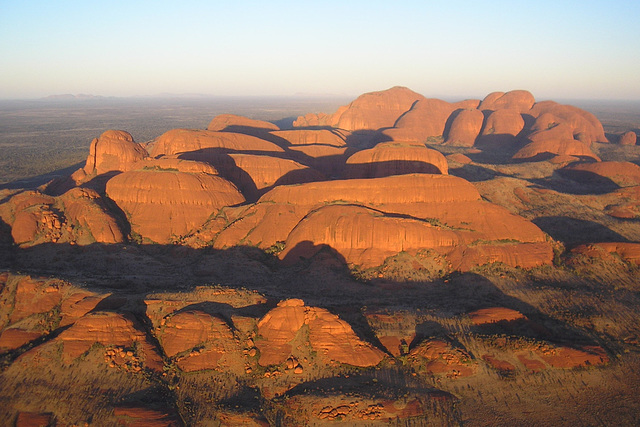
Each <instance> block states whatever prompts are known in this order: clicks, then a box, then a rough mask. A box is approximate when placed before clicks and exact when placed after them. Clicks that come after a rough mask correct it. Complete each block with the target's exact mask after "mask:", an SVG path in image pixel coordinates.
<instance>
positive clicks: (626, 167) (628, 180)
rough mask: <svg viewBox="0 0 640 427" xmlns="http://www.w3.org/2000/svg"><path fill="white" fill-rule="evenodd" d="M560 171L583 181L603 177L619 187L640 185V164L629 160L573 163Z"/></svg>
mask: <svg viewBox="0 0 640 427" xmlns="http://www.w3.org/2000/svg"><path fill="white" fill-rule="evenodd" d="M562 172H563V175H564V176H567V177H568V178H571V179H575V180H577V181H580V182H585V183H588V182H589V181H594V180H595V181H598V180H602V178H605V179H609V180H611V182H612V183H614V184H615V185H618V186H620V187H631V186H636V185H640V166H638V165H636V164H635V163H631V162H596V163H574V164H571V165H569V166H566V167H565V168H563V169H562Z"/></svg>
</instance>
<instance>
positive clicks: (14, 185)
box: [0, 162, 85, 190]
mask: <svg viewBox="0 0 640 427" xmlns="http://www.w3.org/2000/svg"><path fill="white" fill-rule="evenodd" d="M84 163H85V162H80V163H76V164H74V165H71V166H68V167H66V168H63V169H58V170H55V171H53V172H48V173H45V174H42V175H38V176H34V177H31V178H25V179H19V180H17V181H13V182H8V183H6V184H0V190H4V189H10V190H17V189H33V188H37V187H39V186H41V185H44V184H46V183H48V182H49V181H52V180H55V179H64V178H66V177H68V176H69V175H71V174H72V173H73V172H75V171H76V170H78V169H80V168H81V167H83V166H84Z"/></svg>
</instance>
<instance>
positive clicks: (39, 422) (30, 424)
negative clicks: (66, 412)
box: [15, 412, 55, 427]
mask: <svg viewBox="0 0 640 427" xmlns="http://www.w3.org/2000/svg"><path fill="white" fill-rule="evenodd" d="M51 425H55V421H54V417H53V414H42V413H38V412H20V413H18V417H17V418H16V424H15V427H49V426H51Z"/></svg>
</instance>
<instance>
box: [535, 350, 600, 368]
mask: <svg viewBox="0 0 640 427" xmlns="http://www.w3.org/2000/svg"><path fill="white" fill-rule="evenodd" d="M539 356H540V358H541V359H542V360H544V361H545V362H546V363H547V364H549V365H550V366H552V367H554V368H576V367H580V366H597V365H603V364H606V363H609V357H608V356H607V354H606V352H605V351H604V350H603V349H602V348H601V347H598V346H587V347H583V348H581V349H578V348H571V347H553V348H550V349H546V350H544V349H543V350H542V351H540V354H539Z"/></svg>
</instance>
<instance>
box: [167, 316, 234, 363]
mask: <svg viewBox="0 0 640 427" xmlns="http://www.w3.org/2000/svg"><path fill="white" fill-rule="evenodd" d="M157 335H158V338H159V340H160V343H161V344H162V348H163V349H164V352H165V353H166V355H167V356H169V357H173V356H175V355H176V354H178V353H181V352H184V351H187V350H191V349H192V348H194V347H196V346H198V345H202V344H205V343H215V344H216V345H218V348H216V350H220V352H222V353H223V352H224V347H225V346H224V341H227V342H229V341H233V339H234V337H233V333H232V332H231V329H230V328H229V325H227V324H226V322H225V321H224V320H223V319H221V318H219V317H217V316H212V315H210V314H208V313H204V312H202V311H197V310H190V311H183V312H180V313H177V314H174V315H172V316H170V317H168V318H167V319H166V323H165V324H164V325H163V327H161V328H160V329H159V330H158V331H157ZM227 346H228V345H227Z"/></svg>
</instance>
